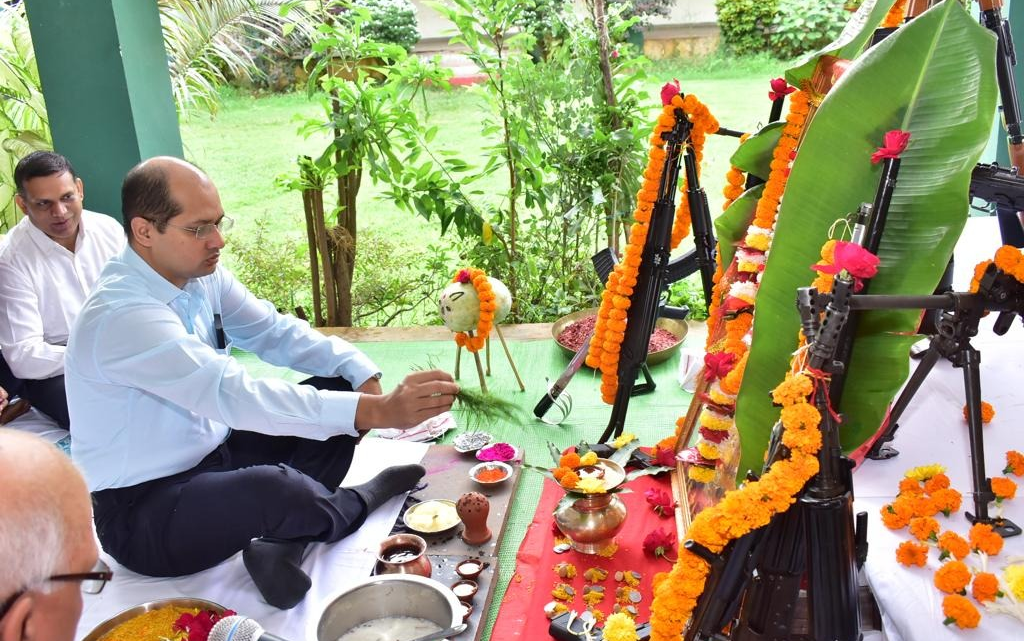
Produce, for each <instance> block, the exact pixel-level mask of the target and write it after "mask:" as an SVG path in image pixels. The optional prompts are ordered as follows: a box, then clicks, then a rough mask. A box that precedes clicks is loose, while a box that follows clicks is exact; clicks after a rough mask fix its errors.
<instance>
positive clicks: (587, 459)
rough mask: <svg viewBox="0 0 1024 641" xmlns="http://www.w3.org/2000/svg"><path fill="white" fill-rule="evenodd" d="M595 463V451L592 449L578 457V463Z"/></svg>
mask: <svg viewBox="0 0 1024 641" xmlns="http://www.w3.org/2000/svg"><path fill="white" fill-rule="evenodd" d="M594 463H597V452H594V451H593V450H591V451H589V452H587V453H586V454H584V455H583V456H581V457H580V465H593V464H594Z"/></svg>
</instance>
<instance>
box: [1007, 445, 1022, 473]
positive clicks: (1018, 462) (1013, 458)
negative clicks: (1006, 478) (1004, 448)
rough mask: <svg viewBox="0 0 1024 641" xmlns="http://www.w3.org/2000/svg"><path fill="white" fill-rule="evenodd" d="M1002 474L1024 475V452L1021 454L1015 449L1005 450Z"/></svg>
mask: <svg viewBox="0 0 1024 641" xmlns="http://www.w3.org/2000/svg"><path fill="white" fill-rule="evenodd" d="M1003 474H1013V475H1014V476H1024V454H1021V453H1020V452H1018V451H1016V450H1010V451H1009V452H1007V453H1006V467H1004V468H1003Z"/></svg>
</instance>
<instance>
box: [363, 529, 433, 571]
mask: <svg viewBox="0 0 1024 641" xmlns="http://www.w3.org/2000/svg"><path fill="white" fill-rule="evenodd" d="M377 561H378V564H377V567H378V570H377V573H378V574H418V575H420V576H425V577H427V578H428V579H429V578H430V574H431V571H432V568H431V566H430V558H429V557H427V542H426V541H424V540H423V538H422V537H419V536H416V535H415V534H394V535H392V536H389V537H388V538H386V539H384V540H383V541H381V544H380V553H379V554H378V555H377Z"/></svg>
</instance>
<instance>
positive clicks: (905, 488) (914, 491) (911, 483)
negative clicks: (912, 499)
mask: <svg viewBox="0 0 1024 641" xmlns="http://www.w3.org/2000/svg"><path fill="white" fill-rule="evenodd" d="M921 494H924V488H923V487H921V482H920V481H918V480H917V479H908V478H902V479H900V491H899V495H900V496H920V495H921Z"/></svg>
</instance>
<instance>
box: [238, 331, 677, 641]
mask: <svg viewBox="0 0 1024 641" xmlns="http://www.w3.org/2000/svg"><path fill="white" fill-rule="evenodd" d="M688 342H689V343H692V342H693V339H690V341H688ZM358 345H359V347H360V349H362V350H363V351H364V352H366V353H367V354H368V355H369V356H370V357H371V358H373V359H374V361H375V362H376V363H377V365H379V366H380V368H381V369H382V370H383V371H384V372H385V377H384V381H383V382H384V388H385V390H386V389H389V388H390V387H391V386H393V385H394V384H396V383H397V382H398V381H400V380H401V379H402V377H403V376H405V375H406V374H408V373H409V372H410V371H412V370H414V369H423V368H425V367H438V368H440V369H445V370H448V371H454V366H455V344H454V342H447V341H445V342H437V341H434V342H402V343H360V344H358ZM508 345H509V349H510V350H511V352H512V358H513V359H514V360H515V363H516V367H517V368H518V369H519V375H520V377H521V378H522V380H523V382H524V384H525V385H526V391H525V392H520V391H519V387H518V385H517V384H516V379H515V376H514V375H513V373H512V369H511V368H510V367H509V364H508V360H507V359H506V357H505V354H504V352H503V351H502V349H501V344H500V343H499V342H497V341H493V344H492V351H491V376H488V377H487V388H488V391H490V392H491V393H493V394H497V395H500V396H502V397H503V398H506V399H509V400H511V401H513V402H515V403H517V404H518V405H519V407H520V408H521V409H522V418H521V419H520V420H519V421H518V422H516V423H514V424H513V423H499V424H494V425H491V424H487V425H481V424H474V423H473V422H472V419H471V418H468V417H462V416H459V415H458V412H456V418H457V420H458V422H459V428H458V429H455V430H452V431H450V432H448V434H446V435H445V437H444V439H443V440H442V442H444V443H450V442H451V440H452V439H453V438H454V437H455V436H456V435H457V434H458V433H459V432H461V431H465V430H467V429H483V430H486V431H488V432H490V433H492V434H494V436H495V438H496V439H497V440H498V441H505V442H508V443H512V444H513V445H516V446H518V447H520V448H522V449H523V451H524V452H525V456H526V460H527V461H528V462H530V463H535V464H538V465H545V466H548V465H550V464H551V456H550V455H549V454H548V448H547V443H548V442H549V441H550V442H552V443H554V444H555V445H557V446H558V447H559V448H565V447H568V446H569V445H574V444H576V443H579V442H580V441H581V440H587V441H596V440H597V439H598V438H599V437H600V436H601V432H603V431H604V428H605V427H606V426H607V425H608V417H609V414H610V412H611V406H609V405H605V404H604V403H603V402H601V396H600V389H599V388H600V377H599V376H596V375H595V374H594V372H593V371H592V370H590V369H588V368H584V369H582V370H581V371H580V372H579V373H577V375H576V376H575V377H574V378H573V380H572V382H571V383H570V385H569V393H570V394H571V395H572V398H573V410H572V413H571V414H570V415H569V417H568V418H567V419H566V420H565V421H564V422H563V424H562V425H560V426H552V425H547V424H544V423H541V422H540V421H537V420H534V418H533V407H534V405H536V404H537V401H538V400H540V398H541V396H542V395H543V394H544V392H545V391H546V390H547V386H548V383H547V382H546V379H552V380H553V379H555V378H556V377H557V376H558V375H559V374H560V373H561V371H562V370H563V369H564V368H565V366H566V365H567V364H568V361H569V357H568V356H567V355H566V354H565V353H564V352H563V351H562V350H561V349H560V348H559V347H558V346H557V345H556V344H555V343H554V342H553V341H522V342H515V341H511V342H509V344H508ZM684 346H685V344H684ZM239 356H240V358H239V360H241V361H243V362H244V363H245V364H246V366H247V368H248V369H249V370H250V371H251V372H252V373H253V374H255V375H257V376H281V377H284V378H286V379H288V380H292V381H297V380H301V378H303V376H302V375H300V374H297V373H295V372H289V371H287V370H282V369H280V368H275V367H271V366H268V365H265V364H263V363H261V362H259V361H258V360H256V359H255V358H254V357H252V356H251V355H239ZM462 356H463V358H462V367H461V378H460V381H459V382H460V383H461V384H462V385H465V386H472V387H478V386H479V379H478V376H477V373H476V366H475V364H474V362H473V358H472V355H471V354H469V353H468V352H465V351H463V354H462ZM678 367H679V356H678V355H675V356H673V357H672V358H670V359H669V360H668V361H666V362H664V363H661V364H659V365H656V366H654V367H653V368H652V369H651V373H652V375H653V376H654V379H655V382H656V383H657V385H658V388H657V390H656V391H655V392H654V393H651V394H646V395H644V396H637V397H634V398H633V399H632V400H631V402H630V404H629V412H628V414H627V416H626V430H625V431H627V432H632V433H634V434H636V435H637V436H638V437H639V438H640V441H641V442H642V443H643V444H644V445H651V444H653V443H655V442H657V441H658V440H660V439H662V438H663V437H665V436H667V435H668V434H670V433H671V432H672V430H673V429H674V428H675V421H676V419H677V418H678V417H679V416H681V415H682V414H683V413H685V412H686V409H687V407H688V406H689V403H690V394H688V393H686V392H684V391H683V390H682V389H680V387H679V385H678V383H677V370H678ZM554 411H555V410H552V412H554ZM541 486H542V477H541V476H540V475H539V474H536V473H533V472H530V471H525V472H524V473H523V474H522V475H521V477H520V480H519V488H518V490H517V492H516V496H515V499H514V500H513V502H512V506H511V509H510V511H509V516H508V523H507V525H506V527H505V538H504V541H503V542H502V545H501V548H500V550H499V551H498V560H499V576H498V582H497V583H496V587H495V594H494V600H493V602H492V605H491V611H490V612H489V613H488V618H487V624H486V626H485V628H484V635H483V636H482V638H483V639H489V638H490V633H491V627H492V626H493V624H494V619H495V617H496V616H497V612H498V606H499V605H500V603H501V600H502V597H503V596H504V594H505V588H506V587H507V586H508V581H509V579H510V577H511V576H512V573H513V571H514V570H515V558H516V552H518V550H519V545H520V543H522V540H523V537H524V536H525V534H526V528H527V526H528V525H529V524H530V522H531V521H532V520H533V516H534V511H535V510H536V506H537V503H538V501H539V500H540V493H541Z"/></svg>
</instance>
